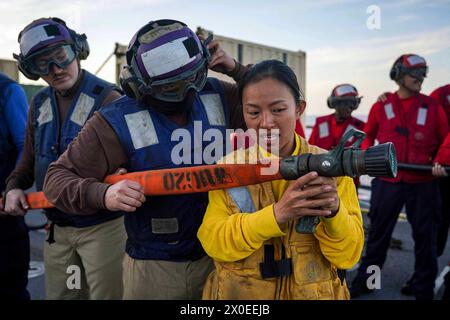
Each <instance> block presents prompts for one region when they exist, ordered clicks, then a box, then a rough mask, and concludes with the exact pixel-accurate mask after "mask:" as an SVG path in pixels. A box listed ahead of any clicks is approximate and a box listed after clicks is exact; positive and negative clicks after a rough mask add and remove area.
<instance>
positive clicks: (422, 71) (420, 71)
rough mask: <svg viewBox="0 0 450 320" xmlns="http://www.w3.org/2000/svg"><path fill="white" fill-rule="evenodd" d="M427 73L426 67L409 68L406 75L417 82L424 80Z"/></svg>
mask: <svg viewBox="0 0 450 320" xmlns="http://www.w3.org/2000/svg"><path fill="white" fill-rule="evenodd" d="M427 73H428V68H427V67H421V68H410V69H408V70H407V71H406V74H407V75H409V76H411V77H413V78H414V79H417V80H423V79H424V78H426V76H427Z"/></svg>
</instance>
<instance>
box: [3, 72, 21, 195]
mask: <svg viewBox="0 0 450 320" xmlns="http://www.w3.org/2000/svg"><path fill="white" fill-rule="evenodd" d="M12 83H14V82H13V81H12V80H11V79H9V78H8V77H6V76H5V75H3V74H1V73H0V191H3V189H4V188H5V181H6V178H7V177H8V176H9V174H10V173H11V172H12V170H13V169H14V165H15V163H16V159H17V156H18V150H17V149H16V147H15V146H14V143H13V141H12V137H11V134H10V132H9V130H8V125H7V123H6V119H5V116H4V109H3V108H4V107H5V101H4V100H3V99H4V98H5V95H4V91H5V89H6V87H7V86H8V85H10V84H12Z"/></svg>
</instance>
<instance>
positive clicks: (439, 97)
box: [430, 84, 450, 126]
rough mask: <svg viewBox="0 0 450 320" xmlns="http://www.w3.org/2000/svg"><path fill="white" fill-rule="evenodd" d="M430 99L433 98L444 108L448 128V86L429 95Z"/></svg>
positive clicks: (449, 107)
mask: <svg viewBox="0 0 450 320" xmlns="http://www.w3.org/2000/svg"><path fill="white" fill-rule="evenodd" d="M430 97H432V98H434V99H435V100H436V101H437V102H439V104H440V105H441V106H442V107H443V108H444V111H445V114H446V115H447V120H448V125H449V126H450V84H447V85H445V86H442V87H439V88H437V89H436V90H434V91H433V92H432V93H431V94H430Z"/></svg>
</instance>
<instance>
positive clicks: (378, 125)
mask: <svg viewBox="0 0 450 320" xmlns="http://www.w3.org/2000/svg"><path fill="white" fill-rule="evenodd" d="M387 98H388V101H386V102H380V101H379V102H376V103H375V104H374V105H373V106H372V109H371V110H370V113H369V118H368V121H367V124H366V126H365V128H364V131H365V132H366V134H367V135H366V139H365V140H364V142H363V144H362V148H363V149H366V148H368V147H370V146H372V145H373V144H374V142H375V139H377V140H378V141H379V142H380V143H385V142H393V143H394V146H395V149H396V153H397V160H398V162H399V163H413V164H431V163H432V160H433V158H434V156H435V155H436V153H437V150H438V148H439V146H440V144H441V143H442V142H443V141H444V139H445V137H446V136H447V133H448V123H447V117H446V115H445V112H444V110H443V108H442V107H441V106H440V105H438V104H437V103H436V102H435V101H434V100H433V99H431V98H430V97H428V96H425V95H422V94H416V95H414V96H411V97H409V98H407V99H400V98H399V97H398V95H397V94H388V95H387ZM383 179H384V180H387V181H390V182H398V181H405V182H425V181H429V180H432V179H433V176H431V174H424V173H420V172H416V171H405V170H399V172H398V175H397V178H395V179H387V178H386V179H385V178H383Z"/></svg>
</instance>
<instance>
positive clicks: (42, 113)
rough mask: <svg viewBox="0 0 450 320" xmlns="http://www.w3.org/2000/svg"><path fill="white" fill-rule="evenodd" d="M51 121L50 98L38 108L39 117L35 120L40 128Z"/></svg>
mask: <svg viewBox="0 0 450 320" xmlns="http://www.w3.org/2000/svg"><path fill="white" fill-rule="evenodd" d="M51 121H53V111H52V102H51V100H50V98H47V99H45V101H44V102H43V103H42V105H41V106H40V107H39V117H38V118H37V123H38V126H39V127H40V126H42V125H43V124H46V123H48V122H51Z"/></svg>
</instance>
